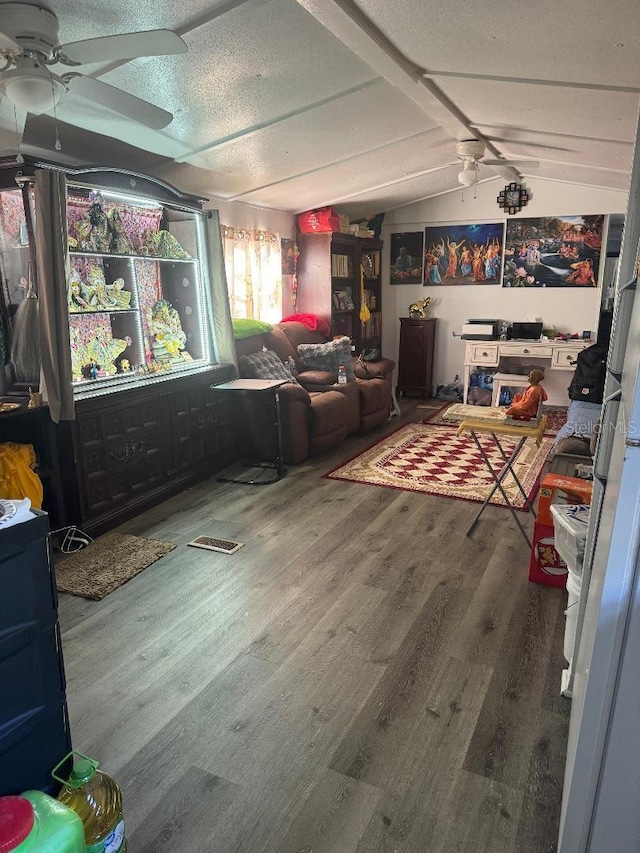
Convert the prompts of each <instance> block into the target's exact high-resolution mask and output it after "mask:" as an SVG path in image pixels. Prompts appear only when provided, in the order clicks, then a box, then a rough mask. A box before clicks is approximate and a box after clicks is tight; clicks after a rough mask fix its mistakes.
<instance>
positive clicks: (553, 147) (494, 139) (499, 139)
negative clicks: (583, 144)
mask: <svg viewBox="0 0 640 853" xmlns="http://www.w3.org/2000/svg"><path fill="white" fill-rule="evenodd" d="M491 141H492V142H506V143H507V145H509V144H511V145H526V146H527V148H544V149H547V150H548V151H573V149H572V148H560V147H559V146H558V145H547V143H546V142H524V141H523V140H522V139H509V138H508V137H506V136H492V137H491Z"/></svg>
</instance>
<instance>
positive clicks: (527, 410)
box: [506, 368, 547, 421]
mask: <svg viewBox="0 0 640 853" xmlns="http://www.w3.org/2000/svg"><path fill="white" fill-rule="evenodd" d="M543 379H544V370H539V369H538V368H534V369H533V370H532V371H531V373H530V374H529V382H530V383H531V384H530V385H529V387H528V388H527V390H526V391H525V392H524V394H515V395H514V397H513V403H512V404H511V406H510V407H509V408H508V409H507V411H506V415H507V417H510V418H513V419H514V420H517V421H530V420H533V419H534V418H536V417H537V416H538V410H539V408H540V406H541V405H542V403H544V401H545V400H546V399H547V392H546V391H545V390H544V388H543V387H542V385H541V384H540V383H541V382H542V380H543Z"/></svg>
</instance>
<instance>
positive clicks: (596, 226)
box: [502, 214, 604, 287]
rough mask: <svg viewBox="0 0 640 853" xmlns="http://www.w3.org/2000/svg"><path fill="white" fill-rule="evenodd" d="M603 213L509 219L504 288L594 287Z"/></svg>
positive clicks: (598, 261)
mask: <svg viewBox="0 0 640 853" xmlns="http://www.w3.org/2000/svg"><path fill="white" fill-rule="evenodd" d="M603 226H604V215H603V214H592V215H589V216H542V217H538V218H535V219H510V220H509V221H508V222H507V236H506V239H505V253H504V272H503V277H502V286H503V287H597V286H598V273H599V270H600V252H601V249H602V231H603Z"/></svg>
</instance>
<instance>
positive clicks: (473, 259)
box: [424, 222, 504, 287]
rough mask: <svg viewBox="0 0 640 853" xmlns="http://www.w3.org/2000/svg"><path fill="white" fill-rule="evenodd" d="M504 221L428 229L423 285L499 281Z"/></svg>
mask: <svg viewBox="0 0 640 853" xmlns="http://www.w3.org/2000/svg"><path fill="white" fill-rule="evenodd" d="M503 239H504V222H485V223H481V224H470V225H435V226H431V225H430V226H428V227H427V228H426V229H425V241H424V245H425V250H424V285H425V287H426V286H429V285H434V284H443V285H448V284H499V283H500V279H501V272H502V247H503Z"/></svg>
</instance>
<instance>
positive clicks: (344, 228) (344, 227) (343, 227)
mask: <svg viewBox="0 0 640 853" xmlns="http://www.w3.org/2000/svg"><path fill="white" fill-rule="evenodd" d="M338 218H339V219H340V233H341V234H348V233H349V228H350V225H351V223H350V222H349V217H348V216H345V215H344V213H339V214H338Z"/></svg>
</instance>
